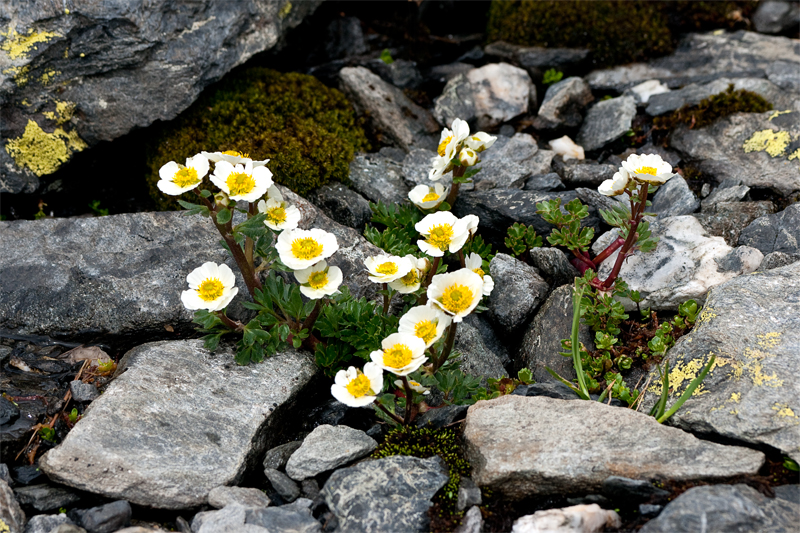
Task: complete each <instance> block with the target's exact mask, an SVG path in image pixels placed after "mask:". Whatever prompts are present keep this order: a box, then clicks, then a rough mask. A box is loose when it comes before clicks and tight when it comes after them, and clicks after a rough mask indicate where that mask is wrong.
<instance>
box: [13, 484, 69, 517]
mask: <svg viewBox="0 0 800 533" xmlns="http://www.w3.org/2000/svg"><path fill="white" fill-rule="evenodd" d="M14 494H15V495H16V496H17V501H18V502H19V503H20V504H21V505H27V506H29V507H33V508H34V509H36V510H37V511H41V512H46V511H52V510H53V509H59V508H61V507H70V506H71V505H72V504H74V503H76V502H78V501H80V499H81V497H80V496H78V495H77V494H75V493H74V492H73V491H71V490H67V489H64V488H61V487H54V486H52V485H47V484H41V485H28V486H26V487H18V488H17V489H16V490H15V491H14Z"/></svg>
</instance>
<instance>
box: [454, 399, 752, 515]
mask: <svg viewBox="0 0 800 533" xmlns="http://www.w3.org/2000/svg"><path fill="white" fill-rule="evenodd" d="M587 420H591V421H592V423H591V424H586V421H587ZM499 427H500V428H504V431H497V428H499ZM464 441H465V445H466V456H467V459H468V460H469V461H470V463H471V464H472V468H473V470H472V478H473V480H474V481H475V483H476V484H478V485H479V486H482V487H483V486H487V487H489V488H490V489H492V490H495V491H497V492H499V493H500V494H502V495H503V496H504V497H506V498H508V499H513V500H518V499H522V498H525V497H528V496H533V495H547V494H563V493H569V492H582V493H591V492H593V491H597V490H599V489H601V488H602V484H603V481H604V480H605V479H606V478H608V477H609V476H614V475H623V476H625V477H630V478H632V479H644V480H649V479H656V478H664V479H672V480H676V481H684V480H685V481H689V480H699V479H722V478H725V477H728V476H732V475H736V474H745V473H755V472H757V471H758V469H759V468H760V467H761V465H762V464H763V462H764V455H763V454H762V453H761V452H757V451H754V450H750V449H748V448H740V447H735V446H723V445H720V444H715V443H711V442H706V441H702V440H699V439H697V438H696V437H694V436H692V435H690V434H688V433H685V432H683V431H681V430H679V429H676V428H671V427H668V426H664V425H662V424H659V423H658V422H657V421H656V420H655V419H654V418H652V417H650V416H647V415H645V414H642V413H637V412H635V411H633V410H631V409H620V408H617V407H612V406H608V405H605V404H600V403H599V402H593V401H564V400H556V399H553V398H545V397H542V396H537V397H534V398H526V397H522V396H516V395H509V396H502V397H500V398H497V399H495V400H489V401H483V402H478V403H476V404H475V405H472V406H471V407H470V408H469V411H468V412H467V422H466V426H465V429H464ZM586 443H591V446H587V444H586Z"/></svg>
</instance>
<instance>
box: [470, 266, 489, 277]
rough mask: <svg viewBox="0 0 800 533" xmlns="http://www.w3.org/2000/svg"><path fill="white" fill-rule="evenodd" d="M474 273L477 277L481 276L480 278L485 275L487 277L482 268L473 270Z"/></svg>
mask: <svg viewBox="0 0 800 533" xmlns="http://www.w3.org/2000/svg"><path fill="white" fill-rule="evenodd" d="M472 271H473V272H475V273H476V274H477V275H479V276H480V277H483V276H485V275H486V272H484V271H483V269H482V268H481V267H478V268H473V269H472Z"/></svg>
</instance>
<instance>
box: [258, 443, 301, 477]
mask: <svg viewBox="0 0 800 533" xmlns="http://www.w3.org/2000/svg"><path fill="white" fill-rule="evenodd" d="M302 444H303V441H301V440H295V441H292V442H287V443H286V444H281V445H280V446H276V447H274V448H272V449H270V450H269V451H267V454H266V455H265V456H264V468H274V469H275V470H283V469H285V468H286V463H287V461H289V457H291V456H292V454H293V453H294V452H296V451H297V448H299V447H300V446H302Z"/></svg>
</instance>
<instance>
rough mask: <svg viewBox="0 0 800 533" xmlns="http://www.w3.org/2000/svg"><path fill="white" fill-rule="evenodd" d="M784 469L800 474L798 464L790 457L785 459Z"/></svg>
mask: <svg viewBox="0 0 800 533" xmlns="http://www.w3.org/2000/svg"><path fill="white" fill-rule="evenodd" d="M783 467H784V468H785V469H786V470H791V471H792V472H800V466H798V464H797V462H796V461H794V460H793V459H792V458H790V457H784V458H783Z"/></svg>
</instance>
